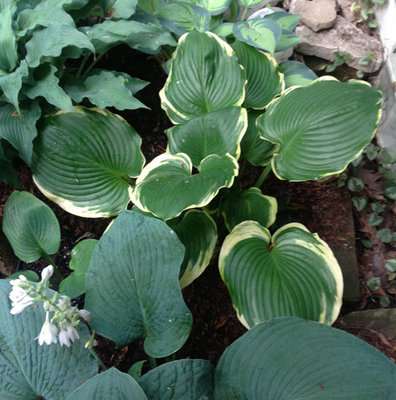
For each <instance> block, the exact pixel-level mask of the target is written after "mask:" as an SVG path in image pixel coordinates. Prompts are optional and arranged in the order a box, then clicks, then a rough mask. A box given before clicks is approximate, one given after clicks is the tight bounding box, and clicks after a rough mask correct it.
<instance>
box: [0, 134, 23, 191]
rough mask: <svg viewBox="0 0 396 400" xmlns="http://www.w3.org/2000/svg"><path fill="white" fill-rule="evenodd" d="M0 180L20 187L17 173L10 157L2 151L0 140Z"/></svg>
mask: <svg viewBox="0 0 396 400" xmlns="http://www.w3.org/2000/svg"><path fill="white" fill-rule="evenodd" d="M0 182H4V183H5V184H7V185H10V186H13V187H15V188H18V189H20V187H21V184H20V182H19V178H18V173H17V172H16V171H15V168H14V166H13V163H12V158H10V157H9V156H8V155H6V154H5V153H4V150H3V146H2V144H1V142H0Z"/></svg>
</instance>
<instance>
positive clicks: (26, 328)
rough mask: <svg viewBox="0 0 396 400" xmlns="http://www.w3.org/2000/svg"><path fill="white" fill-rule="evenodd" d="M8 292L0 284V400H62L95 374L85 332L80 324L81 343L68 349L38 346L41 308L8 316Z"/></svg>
mask: <svg viewBox="0 0 396 400" xmlns="http://www.w3.org/2000/svg"><path fill="white" fill-rule="evenodd" d="M48 290H49V289H48ZM10 291H11V285H10V283H9V281H6V280H1V281H0V398H2V399H7V400H21V399H23V400H36V399H37V398H38V396H39V397H40V396H43V398H45V399H48V400H62V399H64V398H65V397H66V396H67V395H68V394H69V393H70V392H71V391H73V390H75V389H76V388H77V387H78V385H80V384H82V383H83V382H84V381H85V380H86V379H89V378H90V377H91V376H93V375H95V374H96V373H97V371H98V367H97V362H96V360H95V358H94V357H93V356H92V355H91V354H90V352H89V351H88V350H87V349H86V348H85V347H84V345H85V343H86V342H87V341H88V340H89V332H88V329H87V327H86V326H84V325H82V324H80V325H79V327H78V328H77V329H78V332H79V335H80V340H78V341H76V342H74V343H73V344H72V345H71V346H70V347H66V346H63V347H61V346H60V345H59V344H51V345H49V346H48V345H46V344H44V345H43V346H40V345H39V343H38V341H37V340H35V338H37V336H38V335H39V333H40V330H41V327H42V325H43V323H44V321H45V312H44V309H43V307H41V306H40V307H36V308H34V307H28V308H27V309H25V310H24V311H23V313H22V314H19V315H11V314H10V309H11V304H10V300H9V298H8V295H9V293H10ZM51 292H52V291H51Z"/></svg>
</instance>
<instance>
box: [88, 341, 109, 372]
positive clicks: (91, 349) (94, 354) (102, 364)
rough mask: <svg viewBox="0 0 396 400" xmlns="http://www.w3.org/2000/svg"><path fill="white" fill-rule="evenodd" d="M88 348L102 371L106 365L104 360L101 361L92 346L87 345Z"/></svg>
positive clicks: (105, 368)
mask: <svg viewBox="0 0 396 400" xmlns="http://www.w3.org/2000/svg"><path fill="white" fill-rule="evenodd" d="M88 350H89V351H90V352H91V354H92V355H93V356H94V357H95V359H96V361H97V363H98V365H99V367H100V369H101V370H102V371H106V370H107V367H106V365H105V364H104V362H103V361H102V359H101V358H100V357H99V356H98V355H97V354H96V351H95V350H94V349H93V348H92V347H88Z"/></svg>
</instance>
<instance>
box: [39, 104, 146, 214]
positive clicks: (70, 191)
mask: <svg viewBox="0 0 396 400" xmlns="http://www.w3.org/2000/svg"><path fill="white" fill-rule="evenodd" d="M76 111H77V112H73V113H58V114H56V115H53V116H48V117H46V118H45V119H44V120H43V124H42V128H41V131H40V132H39V135H38V137H37V139H36V141H35V147H34V149H33V162H32V170H33V174H34V175H33V178H34V180H35V183H36V184H37V185H38V187H39V189H40V190H41V191H42V192H43V193H44V194H45V195H46V196H47V197H48V198H49V199H51V200H52V201H55V202H56V203H57V204H58V205H59V206H60V207H62V208H64V209H65V210H67V211H68V212H70V213H72V214H75V215H79V216H83V217H99V216H103V217H105V216H106V217H108V216H111V215H117V214H119V213H120V212H121V211H122V210H124V209H125V208H126V206H127V204H128V202H129V196H128V188H129V183H130V181H131V179H130V177H136V176H138V175H139V173H140V171H141V168H142V166H143V164H144V157H143V154H142V153H141V151H140V145H141V139H140V137H139V136H138V134H137V133H136V132H135V130H134V129H133V128H132V127H131V126H130V125H128V124H127V123H126V121H124V120H123V119H122V118H121V117H119V116H117V115H115V114H112V113H111V112H109V111H105V110H101V109H86V108H78V109H76Z"/></svg>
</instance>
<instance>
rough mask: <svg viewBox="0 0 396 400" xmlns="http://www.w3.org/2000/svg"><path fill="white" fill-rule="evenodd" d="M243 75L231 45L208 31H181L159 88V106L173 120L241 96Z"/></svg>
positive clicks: (223, 105) (185, 118) (228, 103)
mask: <svg viewBox="0 0 396 400" xmlns="http://www.w3.org/2000/svg"><path fill="white" fill-rule="evenodd" d="M244 85H245V77H244V73H243V70H242V69H241V67H240V65H239V64H238V61H237V58H236V56H235V54H234V52H233V50H232V48H231V47H230V46H229V45H228V44H227V43H226V42H224V41H223V40H221V39H220V38H219V37H218V36H216V35H215V34H213V33H211V32H205V33H200V32H197V31H192V32H189V33H186V34H185V35H183V36H182V37H181V38H180V40H179V44H178V46H177V49H176V51H175V52H174V53H173V55H172V64H171V69H170V72H169V76H168V79H167V81H166V84H165V86H164V88H163V89H162V90H161V92H160V97H161V105H162V108H163V109H164V110H165V111H166V112H167V114H168V116H169V118H170V119H171V120H172V122H174V123H175V124H177V123H181V122H183V123H184V122H186V121H188V120H190V119H192V118H195V117H198V116H200V115H203V114H207V113H210V112H213V111H216V110H220V109H223V108H228V107H233V106H239V105H241V104H242V102H243V100H244V95H245V93H244Z"/></svg>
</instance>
